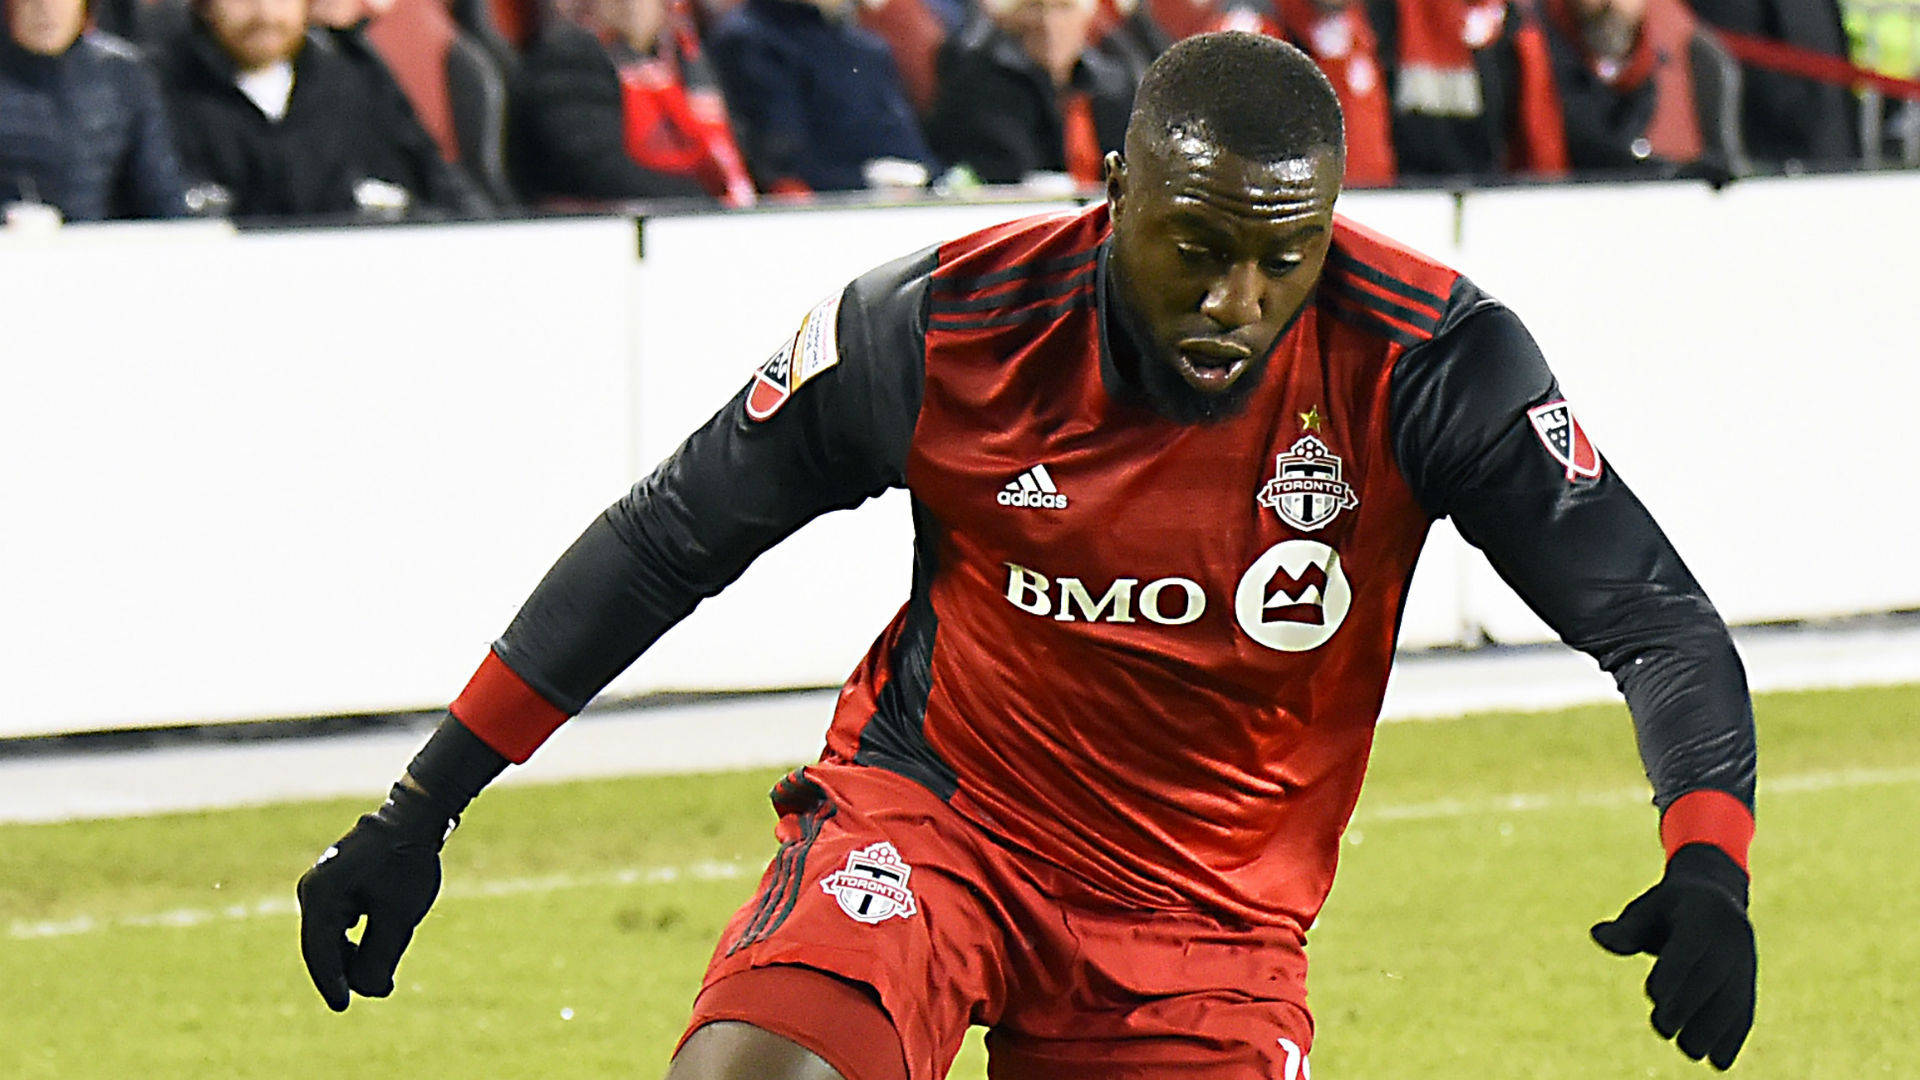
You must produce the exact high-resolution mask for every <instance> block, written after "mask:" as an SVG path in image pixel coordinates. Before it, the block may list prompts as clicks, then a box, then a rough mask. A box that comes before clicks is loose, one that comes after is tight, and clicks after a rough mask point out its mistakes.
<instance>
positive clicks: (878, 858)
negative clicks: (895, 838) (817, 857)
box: [820, 840, 920, 924]
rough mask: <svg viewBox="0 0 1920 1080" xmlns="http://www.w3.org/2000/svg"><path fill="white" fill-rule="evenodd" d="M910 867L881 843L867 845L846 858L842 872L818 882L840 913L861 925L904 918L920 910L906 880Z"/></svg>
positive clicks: (889, 847)
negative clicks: (845, 914) (838, 906)
mask: <svg viewBox="0 0 1920 1080" xmlns="http://www.w3.org/2000/svg"><path fill="white" fill-rule="evenodd" d="M912 875H913V867H911V866H908V865H907V864H906V861H905V860H903V859H901V858H900V852H898V851H897V850H895V849H894V846H893V845H892V844H890V843H888V842H887V841H885V840H882V841H880V842H879V843H877V844H868V845H867V846H866V847H863V848H861V849H860V850H859V851H856V852H854V853H853V854H851V855H849V856H847V866H846V869H844V870H835V871H834V872H833V873H831V874H828V875H827V876H826V877H824V878H822V879H821V880H820V887H821V888H822V889H824V890H826V892H827V894H828V895H830V896H832V897H833V898H834V899H835V900H837V901H839V902H840V910H841V911H844V912H846V913H847V914H848V915H849V916H852V917H853V918H854V919H857V920H859V921H860V922H863V923H869V924H871V923H879V922H885V921H886V920H888V919H896V918H898V919H904V918H906V917H908V916H910V915H912V914H913V913H914V912H916V911H918V910H920V907H919V905H918V904H916V903H915V902H914V899H913V891H912V890H910V889H908V888H907V878H909V877H911V876H912Z"/></svg>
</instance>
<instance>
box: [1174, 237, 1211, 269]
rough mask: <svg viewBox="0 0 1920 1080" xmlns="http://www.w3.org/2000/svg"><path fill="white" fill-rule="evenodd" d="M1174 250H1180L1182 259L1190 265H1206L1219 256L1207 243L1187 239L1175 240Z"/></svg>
mask: <svg viewBox="0 0 1920 1080" xmlns="http://www.w3.org/2000/svg"><path fill="white" fill-rule="evenodd" d="M1173 250H1175V251H1177V252H1179V253H1180V261H1181V262H1184V263H1186V264H1187V265H1189V266H1205V265H1207V264H1208V263H1211V262H1214V261H1215V260H1216V259H1217V258H1218V256H1216V255H1215V254H1214V252H1213V249H1212V248H1210V247H1207V246H1206V245H1205V244H1195V243H1192V242H1191V241H1186V240H1177V241H1175V242H1174V245H1173Z"/></svg>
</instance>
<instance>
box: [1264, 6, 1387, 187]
mask: <svg viewBox="0 0 1920 1080" xmlns="http://www.w3.org/2000/svg"><path fill="white" fill-rule="evenodd" d="M1277 9H1278V10H1277V13H1278V15H1279V19H1280V27H1279V28H1280V31H1281V34H1282V36H1284V37H1285V38H1286V39H1287V40H1288V41H1291V42H1292V43H1293V44H1294V45H1296V46H1298V47H1299V48H1300V49H1301V51H1303V52H1305V53H1306V54H1307V55H1308V56H1311V57H1313V62H1314V63H1316V64H1319V65H1320V70H1321V71H1324V72H1326V75H1327V80H1328V81H1329V82H1331V83H1333V90H1334V93H1336V94H1338V95H1339V97H1340V112H1341V115H1342V117H1343V118H1344V119H1345V120H1346V124H1347V171H1346V176H1345V178H1344V181H1343V182H1344V184H1345V186H1347V187H1380V186H1382V185H1385V184H1391V183H1393V181H1394V178H1395V176H1396V175H1397V173H1398V168H1397V166H1396V165H1395V162H1394V156H1393V109H1392V107H1391V105H1390V104H1389V102H1388V101H1387V83H1386V74H1385V72H1384V71H1383V70H1382V69H1383V65H1382V63H1381V61H1380V43H1379V40H1378V38H1377V37H1376V36H1375V35H1374V32H1373V24H1372V23H1371V22H1369V21H1368V19H1367V9H1366V5H1365V4H1364V3H1363V2H1362V0H1278V4H1277Z"/></svg>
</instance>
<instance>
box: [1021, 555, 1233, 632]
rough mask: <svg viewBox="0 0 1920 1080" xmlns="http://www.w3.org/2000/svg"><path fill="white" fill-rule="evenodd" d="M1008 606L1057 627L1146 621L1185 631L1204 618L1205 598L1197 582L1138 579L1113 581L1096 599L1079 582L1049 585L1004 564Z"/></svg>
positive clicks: (1035, 572)
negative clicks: (1183, 628) (1056, 623)
mask: <svg viewBox="0 0 1920 1080" xmlns="http://www.w3.org/2000/svg"><path fill="white" fill-rule="evenodd" d="M1007 603H1009V604H1012V605H1013V606H1014V607H1017V608H1019V609H1020V610H1021V611H1024V612H1026V613H1027V614H1029V615H1039V616H1042V617H1051V618H1052V619H1053V620H1054V621H1056V622H1106V623H1130V622H1138V621H1140V619H1145V620H1146V621H1147V622H1150V623H1158V624H1160V625H1161V626H1184V625H1186V624H1187V623H1190V622H1192V621H1193V620H1195V619H1197V618H1199V617H1200V616H1202V615H1204V614H1206V612H1207V594H1206V592H1205V591H1204V590H1202V589H1201V588H1200V583H1199V582H1197V581H1191V580H1188V579H1187V578H1183V577H1165V578H1160V579H1158V580H1156V581H1149V582H1147V584H1146V585H1145V586H1144V587H1143V586H1141V584H1140V579H1139V578H1130V577H1123V578H1116V579H1114V582H1113V584H1111V585H1109V586H1107V587H1106V589H1105V590H1104V591H1103V592H1101V593H1100V595H1099V596H1095V595H1094V594H1093V590H1091V589H1089V588H1087V585H1086V582H1084V581H1082V580H1080V579H1079V578H1077V577H1061V578H1053V579H1051V580H1049V579H1048V578H1047V575H1045V574H1043V573H1041V572H1039V571H1038V570H1029V569H1027V568H1026V567H1024V566H1020V565H1017V564H1015V563H1008V564H1007ZM1136 616H1137V618H1136Z"/></svg>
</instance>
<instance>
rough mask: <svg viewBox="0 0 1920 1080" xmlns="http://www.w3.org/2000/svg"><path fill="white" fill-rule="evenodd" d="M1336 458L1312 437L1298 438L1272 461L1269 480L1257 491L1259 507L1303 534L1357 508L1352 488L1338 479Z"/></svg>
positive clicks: (1338, 468) (1339, 464)
mask: <svg viewBox="0 0 1920 1080" xmlns="http://www.w3.org/2000/svg"><path fill="white" fill-rule="evenodd" d="M1343 468H1344V466H1343V465H1342V464H1341V461H1340V455H1338V454H1336V453H1334V452H1333V451H1331V450H1329V449H1327V444H1326V443H1323V442H1321V441H1320V440H1319V439H1318V438H1317V437H1315V436H1312V435H1302V436H1300V438H1299V439H1298V440H1296V441H1295V442H1294V444H1293V445H1292V446H1291V447H1289V448H1288V449H1287V452H1286V453H1284V454H1280V455H1278V456H1277V457H1275V458H1274V464H1273V479H1271V480H1269V481H1267V484H1266V486H1265V487H1263V488H1261V489H1260V500H1259V501H1260V505H1261V506H1269V507H1272V508H1273V512H1274V513H1276V514H1279V515H1280V520H1282V521H1284V522H1286V523H1287V524H1289V525H1291V526H1293V527H1294V528H1296V529H1299V530H1301V531H1303V532H1313V531H1314V530H1315V529H1320V528H1324V527H1325V526H1326V525H1327V523H1328V522H1330V521H1332V520H1333V519H1334V518H1335V517H1337V516H1338V515H1339V513H1340V511H1342V510H1351V509H1353V508H1354V507H1356V506H1358V505H1360V497H1359V496H1358V495H1355V494H1354V493H1353V487H1352V486H1351V485H1349V484H1348V483H1347V482H1346V481H1345V480H1343V479H1341V475H1340V474H1341V472H1342V470H1343Z"/></svg>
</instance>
